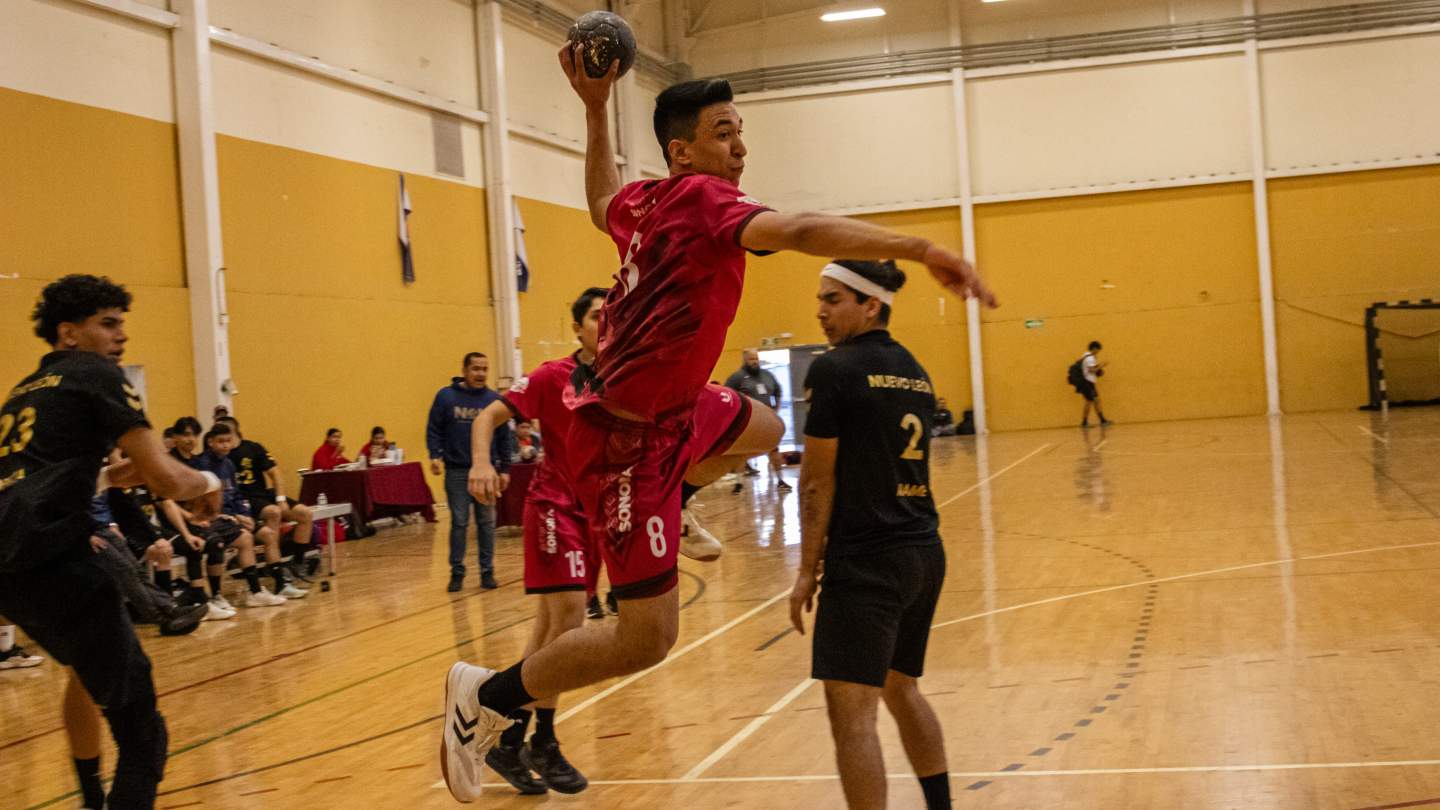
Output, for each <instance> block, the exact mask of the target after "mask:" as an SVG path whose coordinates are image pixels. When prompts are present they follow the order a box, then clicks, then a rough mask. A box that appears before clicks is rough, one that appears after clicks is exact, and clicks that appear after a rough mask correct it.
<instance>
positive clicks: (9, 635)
mask: <svg viewBox="0 0 1440 810" xmlns="http://www.w3.org/2000/svg"><path fill="white" fill-rule="evenodd" d="M14 646H15V625H13V624H3V625H0V652H10V648H11V647H14Z"/></svg>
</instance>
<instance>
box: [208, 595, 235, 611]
mask: <svg viewBox="0 0 1440 810" xmlns="http://www.w3.org/2000/svg"><path fill="white" fill-rule="evenodd" d="M210 601H211V602H214V603H215V604H217V605H219V606H220V609H221V610H234V609H235V606H234V605H232V604H230V600H229V599H226V598H225V595H224V594H222V593H217V594H215V595H214V596H212V597H210Z"/></svg>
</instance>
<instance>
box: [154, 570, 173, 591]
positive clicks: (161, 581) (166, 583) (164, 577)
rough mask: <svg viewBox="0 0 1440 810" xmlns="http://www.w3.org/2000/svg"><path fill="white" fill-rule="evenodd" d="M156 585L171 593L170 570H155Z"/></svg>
mask: <svg viewBox="0 0 1440 810" xmlns="http://www.w3.org/2000/svg"><path fill="white" fill-rule="evenodd" d="M155 586H156V587H157V588H159V589H160V590H162V591H164V592H165V593H170V592H171V591H170V572H169V571H159V570H157V571H156V572H155Z"/></svg>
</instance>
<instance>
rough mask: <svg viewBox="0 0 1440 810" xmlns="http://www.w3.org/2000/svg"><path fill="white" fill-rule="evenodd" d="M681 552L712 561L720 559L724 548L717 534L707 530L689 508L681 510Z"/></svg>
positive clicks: (705, 560)
mask: <svg viewBox="0 0 1440 810" xmlns="http://www.w3.org/2000/svg"><path fill="white" fill-rule="evenodd" d="M680 521H681V526H680V553H681V554H684V555H685V556H686V557H689V558H690V559H692V560H699V561H700V562H710V561H711V560H718V559H720V552H721V551H723V550H724V548H723V547H722V546H721V545H720V541H719V540H716V539H715V535H713V534H711V533H710V532H707V531H705V528H704V527H702V526H701V525H700V524H699V522H697V521H696V520H695V513H693V512H691V511H690V510H689V509H682V510H680Z"/></svg>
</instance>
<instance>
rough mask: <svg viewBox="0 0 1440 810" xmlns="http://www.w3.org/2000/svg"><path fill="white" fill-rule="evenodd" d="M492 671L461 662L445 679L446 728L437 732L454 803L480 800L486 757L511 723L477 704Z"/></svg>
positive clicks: (448, 785)
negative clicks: (501, 733)
mask: <svg viewBox="0 0 1440 810" xmlns="http://www.w3.org/2000/svg"><path fill="white" fill-rule="evenodd" d="M494 675H495V671H494V670H490V669H486V668H484V667H477V666H471V665H470V664H467V663H465V662H463V661H457V662H455V665H454V666H452V667H450V674H449V675H447V676H446V677H445V717H444V720H445V727H444V728H443V729H442V730H441V732H440V772H441V773H442V774H444V775H445V786H446V787H448V788H450V795H451V796H454V797H455V801H457V802H465V803H469V802H473V801H475V800H476V799H478V798H480V786H481V784H482V777H483V774H484V769H485V755H486V754H488V753H490V749H491V748H492V747H493V746H494V745H495V741H496V740H498V739H500V732H502V731H504V730H505V729H507V728H509V727H510V724H511V723H512V722H514V721H512V720H510V719H509V718H508V717H505V716H504V715H501V714H499V713H498V712H496V711H494V710H492V709H487V708H485V707H484V706H481V705H480V694H479V692H480V684H482V683H485V682H486V681H488V680H490V679H491V678H492V677H494Z"/></svg>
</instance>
